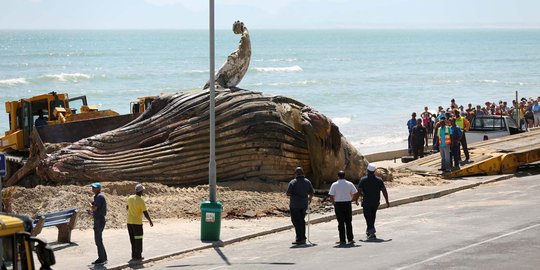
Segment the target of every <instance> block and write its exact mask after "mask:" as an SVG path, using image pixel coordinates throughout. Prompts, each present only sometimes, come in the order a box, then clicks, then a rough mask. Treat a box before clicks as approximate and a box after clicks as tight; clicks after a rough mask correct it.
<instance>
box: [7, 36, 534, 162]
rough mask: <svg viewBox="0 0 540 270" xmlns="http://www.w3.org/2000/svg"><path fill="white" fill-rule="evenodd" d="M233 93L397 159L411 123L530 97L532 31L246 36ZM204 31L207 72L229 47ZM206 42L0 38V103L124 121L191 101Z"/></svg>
mask: <svg viewBox="0 0 540 270" xmlns="http://www.w3.org/2000/svg"><path fill="white" fill-rule="evenodd" d="M250 34H251V41H252V59H251V64H250V68H249V71H248V73H247V74H246V76H245V77H244V79H243V81H242V82H241V83H240V85H239V86H240V87H242V88H245V89H250V90H256V91H261V92H264V93H267V94H274V95H284V96H289V97H292V98H295V99H297V100H299V101H301V102H303V103H305V104H307V105H309V106H311V107H314V108H315V109H317V110H319V111H320V112H322V113H324V114H325V115H326V116H328V117H330V118H331V119H332V120H333V121H334V122H335V123H336V124H337V125H338V126H339V128H340V130H341V132H342V133H343V134H344V135H345V136H346V137H347V138H348V140H349V141H351V142H352V143H353V144H354V145H355V146H356V147H357V148H358V149H359V150H360V152H362V153H364V154H365V153H372V152H377V151H384V150H392V149H401V148H405V147H406V140H407V128H406V122H407V120H408V119H409V118H410V114H411V112H413V111H416V112H420V111H422V110H423V107H424V106H428V107H429V108H430V109H431V110H432V109H434V108H436V107H437V106H439V105H442V106H443V107H445V108H446V107H449V104H450V99H452V98H455V99H456V101H457V103H458V104H462V105H466V104H468V103H472V104H473V105H474V104H483V103H484V102H485V101H496V102H498V101H499V100H506V101H508V102H509V103H511V101H512V100H513V99H515V94H516V91H518V93H519V97H520V98H521V97H536V96H540V30H324V31H315V30H257V29H250ZM238 41H239V36H237V35H234V34H233V33H232V31H226V30H218V31H216V70H217V69H218V68H219V67H220V66H221V64H222V63H223V62H224V61H225V59H226V57H227V55H229V53H231V52H232V51H234V50H235V49H236V48H237V46H238ZM208 46H209V45H208V32H207V31H204V30H170V31H169V30H167V31H158V30H155V31H150V30H148V31H146V30H145V31H134V30H133V31H132V30H129V31H128V30H125V31H0V132H2V134H3V132H4V131H5V130H7V129H8V117H7V114H5V105H4V102H5V101H8V100H18V99H21V98H25V97H29V96H33V95H38V94H41V93H45V92H50V91H56V92H65V93H69V95H70V96H71V97H74V96H78V95H82V94H84V95H86V96H87V98H88V101H89V103H90V104H92V105H97V106H98V108H101V109H113V110H116V111H118V112H119V113H128V112H129V103H130V101H133V100H135V99H136V97H139V96H147V95H158V94H160V93H174V92H184V91H197V90H198V89H200V88H201V86H202V85H204V83H205V82H206V81H207V80H208V77H209V74H208V72H209V68H208V63H209V52H208V48H209V47H208Z"/></svg>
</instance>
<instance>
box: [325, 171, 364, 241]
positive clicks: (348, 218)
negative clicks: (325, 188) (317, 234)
mask: <svg viewBox="0 0 540 270" xmlns="http://www.w3.org/2000/svg"><path fill="white" fill-rule="evenodd" d="M337 176H338V180H337V181H336V182H334V183H332V186H330V191H329V192H328V195H330V201H331V202H332V203H333V204H334V212H335V214H336V219H337V222H338V232H339V244H340V245H345V235H346V236H347V240H348V241H349V242H348V244H349V245H352V244H354V234H353V228H352V206H351V202H356V204H358V190H357V189H356V187H355V186H354V184H353V183H351V182H350V181H349V180H347V179H345V172H344V171H339V172H338V174H337Z"/></svg>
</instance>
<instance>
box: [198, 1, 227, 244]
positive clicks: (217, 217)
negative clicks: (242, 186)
mask: <svg viewBox="0 0 540 270" xmlns="http://www.w3.org/2000/svg"><path fill="white" fill-rule="evenodd" d="M214 66H215V64H214V0H210V89H209V91H210V105H209V114H210V156H209V162H208V186H209V187H208V191H209V193H210V200H209V201H204V202H202V203H201V240H202V241H220V240H219V238H220V237H219V235H220V230H221V211H222V210H223V205H222V204H221V202H219V201H217V200H216V108H215V106H216V104H215V98H216V94H215V79H214Z"/></svg>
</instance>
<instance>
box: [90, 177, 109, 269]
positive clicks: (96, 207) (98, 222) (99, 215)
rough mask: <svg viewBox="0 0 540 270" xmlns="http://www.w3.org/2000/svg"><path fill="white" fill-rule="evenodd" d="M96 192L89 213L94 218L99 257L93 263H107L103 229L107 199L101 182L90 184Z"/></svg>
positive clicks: (95, 239)
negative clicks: (102, 190)
mask: <svg viewBox="0 0 540 270" xmlns="http://www.w3.org/2000/svg"><path fill="white" fill-rule="evenodd" d="M90 186H91V187H92V192H93V193H94V201H93V202H92V203H90V209H88V213H89V214H92V217H93V218H94V241H95V242H96V246H97V252H98V258H97V260H95V261H94V262H92V264H106V263H107V251H105V246H104V245H103V230H104V229H105V216H106V215H107V201H106V200H105V195H104V194H103V192H101V188H102V186H101V184H100V183H93V184H91V185H90Z"/></svg>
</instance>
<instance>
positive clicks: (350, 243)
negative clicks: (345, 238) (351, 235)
mask: <svg viewBox="0 0 540 270" xmlns="http://www.w3.org/2000/svg"><path fill="white" fill-rule="evenodd" d="M354 243H356V242H355V241H354V240H351V241H349V242H348V243H347V244H348V245H354Z"/></svg>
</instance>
